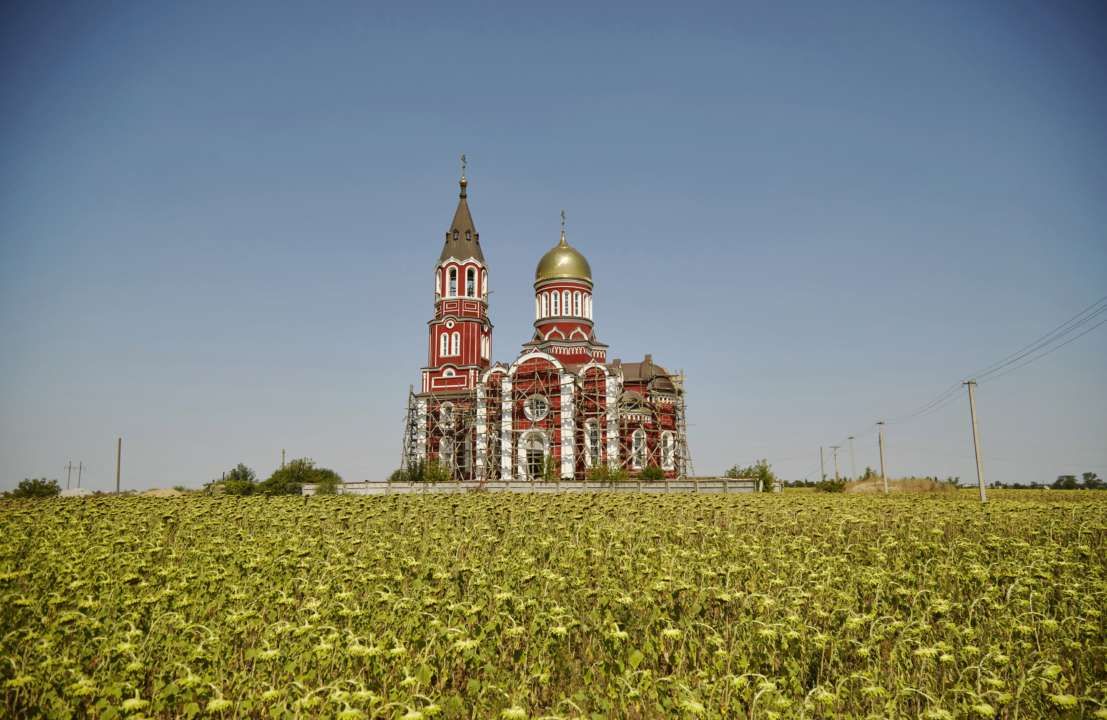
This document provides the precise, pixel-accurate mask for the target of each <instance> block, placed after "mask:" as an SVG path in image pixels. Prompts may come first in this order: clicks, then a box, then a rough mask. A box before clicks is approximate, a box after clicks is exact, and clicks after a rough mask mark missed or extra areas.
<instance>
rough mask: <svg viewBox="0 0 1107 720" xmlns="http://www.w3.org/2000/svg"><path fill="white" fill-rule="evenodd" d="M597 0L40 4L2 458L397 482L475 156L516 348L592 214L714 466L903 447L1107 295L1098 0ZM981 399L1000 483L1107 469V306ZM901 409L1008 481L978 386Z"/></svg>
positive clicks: (6, 163)
mask: <svg viewBox="0 0 1107 720" xmlns="http://www.w3.org/2000/svg"><path fill="white" fill-rule="evenodd" d="M601 5H602V6H599V7H597V6H595V4H592V3H586V4H580V5H576V4H565V3H563V4H555V5H551V4H535V5H530V6H523V5H521V4H502V5H492V4H487V5H465V4H462V3H446V4H441V5H438V4H434V5H432V4H418V5H416V4H407V3H399V4H396V3H391V4H371V3H349V4H343V3H325V4H319V3H281V4H277V3H257V4H250V3H233V4H227V3H157V2H150V3H133V4H130V5H129V6H128V5H125V4H110V5H106V4H97V3H93V4H89V3H74V4H58V3H7V4H5V6H4V8H3V10H2V11H0V12H2V13H3V18H2V22H0V108H2V111H3V112H2V113H0V338H2V341H0V489H2V488H9V487H12V486H14V485H15V484H16V483H17V482H18V481H19V480H20V479H22V478H24V477H31V476H36V477H37V476H43V475H46V476H49V477H58V478H61V479H62V482H63V483H64V477H65V473H64V470H63V469H62V467H63V465H64V464H65V463H66V461H68V460H73V461H74V462H77V461H79V460H80V461H83V462H84V463H85V465H86V468H87V471H86V474H85V484H86V485H87V486H90V487H93V488H109V487H111V486H112V485H113V484H114V478H113V473H114V470H113V463H114V442H115V438H116V437H117V436H119V435H121V436H123V437H124V464H123V485H124V487H133V488H146V487H154V486H168V485H174V484H184V485H191V486H198V485H200V484H201V483H203V482H205V481H207V480H209V479H211V478H212V477H217V476H218V475H219V474H220V472H221V471H222V470H224V469H227V468H229V467H231V466H233V465H234V464H235V463H237V462H246V463H247V464H249V465H251V466H252V467H254V468H255V469H256V470H257V471H258V473H259V475H262V476H265V475H268V474H269V473H270V472H271V471H272V470H273V468H274V467H275V466H276V465H277V464H278V463H279V460H280V451H281V448H286V449H287V451H288V453H289V456H290V457H299V456H309V457H312V458H314V459H315V460H316V461H317V462H319V463H320V464H323V465H326V466H330V467H333V468H335V469H336V470H338V472H339V473H340V474H341V475H342V476H343V477H344V478H346V479H347V480H356V479H365V478H379V477H383V476H384V475H386V474H387V473H388V472H390V471H391V470H392V469H394V468H395V467H396V466H397V465H398V463H399V458H400V439H401V431H402V418H403V413H404V406H405V401H406V393H407V387H408V385H409V384H412V383H415V382H417V381H418V379H419V368H420V367H421V366H422V364H423V363H424V362H425V357H424V355H425V347H426V337H425V333H426V321H427V320H428V319H429V318H430V315H431V312H432V296H431V284H432V271H433V264H434V262H435V260H436V258H437V255H438V252H439V250H440V244H441V239H442V236H443V232H444V231H445V229H446V226H447V224H448V223H449V221H450V218H451V217H452V213H453V209H454V205H455V203H456V194H457V184H456V181H457V174H458V168H457V156H458V155H459V154H460V153H461V152H465V153H467V154H468V156H469V158H470V172H469V176H470V181H471V184H470V200H471V207H472V210H473V216H474V219H475V222H476V225H477V228H478V230H479V231H480V233H481V240H482V245H483V247H484V250H485V254H486V257H487V260H488V262H489V265H490V276H491V288H492V291H493V294H492V297H491V301H492V306H491V314H492V319H493V322H494V323H495V326H496V328H495V335H494V347H495V355H496V359H498V360H511V359H512V358H513V357H514V356H515V355H516V354H517V352H518V349H519V346H520V344H521V343H522V342H524V341H525V340H527V339H528V337H529V332H530V328H531V322H532V320H533V317H532V313H533V296H532V290H531V282H532V281H533V270H534V265H535V263H536V262H537V260H538V258H539V257H540V256H541V255H542V253H543V252H544V251H545V250H546V249H547V248H548V247H550V246H552V245H553V244H554V243H555V242H556V240H557V233H558V226H559V218H558V213H559V211H560V210H561V209H562V208H565V210H566V212H567V215H568V232H569V237H570V241H571V242H572V243H573V244H574V245H575V246H576V247H578V248H579V249H580V250H581V251H582V252H584V253H585V254H586V256H587V257H588V259H589V261H590V262H591V265H592V268H593V271H594V274H595V281H596V300H595V303H596V304H595V317H596V324H597V334H598V337H599V338H600V339H601V340H603V341H604V342H607V343H609V344H610V346H611V350H610V354H611V356H612V357H621V358H623V359H625V360H636V359H641V357H642V355H643V354H644V353H646V352H651V353H653V355H654V358H655V360H657V361H658V362H661V363H662V364H664V365H666V366H667V367H669V368H672V369H681V368H682V369H683V370H684V371H685V372H686V373H687V375H688V393H689V421H690V423H691V428H690V444H691V449H692V452H693V457H694V461H695V469H696V471H697V472H699V473H701V474H708V473H716V472H720V471H722V470H723V469H725V468H726V467H728V466H730V465H731V464H734V463H743V464H745V463H748V462H752V461H753V460H755V459H756V458H761V457H764V458H768V459H769V460H770V462H772V463H773V465H774V467H775V468H776V469H777V470H778V471H779V472H780V473H781V474H782V475H784V476H785V477H787V478H803V477H808V478H811V479H814V478H815V477H816V476H817V473H818V470H817V468H818V448H819V446H820V445H826V446H829V445H833V444H836V443H838V442H839V441H842V440H844V438H845V437H846V436H847V435H849V434H850V433H855V434H856V435H857V440H856V449H857V450H856V451H857V459H856V464H857V466H858V469H859V470H860V469H861V468H862V467H864V466H865V465H874V466H875V465H876V453H875V435H874V432H873V430H872V427H871V426H872V423H873V422H874V421H876V420H878V419H880V418H892V417H896V416H898V415H903V414H905V413H906V412H909V411H910V410H912V409H914V408H916V407H919V406H921V405H923V404H924V403H926V402H927V401H928V400H930V399H931V398H932V397H934V396H935V395H937V394H938V393H939V392H941V390H942V389H943V388H945V387H946V386H949V385H950V384H952V383H955V382H958V381H959V380H962V379H964V378H965V376H966V374H967V373H970V372H972V371H973V370H974V369H977V368H980V367H982V366H985V365H988V364H989V363H991V362H993V361H994V360H997V359H999V358H1000V357H1002V356H1004V355H1006V354H1008V353H1010V352H1012V351H1014V350H1016V349H1017V348H1019V347H1020V346H1022V345H1025V344H1026V343H1028V342H1030V341H1031V340H1033V339H1034V338H1035V337H1037V336H1039V335H1041V334H1042V333H1044V332H1046V331H1047V330H1049V329H1050V328H1052V327H1053V326H1055V325H1057V324H1059V323H1061V322H1062V321H1064V320H1065V319H1067V318H1068V317H1069V316H1071V315H1073V314H1075V313H1076V312H1077V311H1079V310H1080V309H1081V308H1083V307H1085V306H1087V305H1089V304H1091V303H1092V302H1094V301H1095V300H1097V299H1098V298H1100V297H1102V296H1104V295H1107V234H1105V229H1107V83H1104V82H1103V77H1104V74H1105V70H1107V22H1105V19H1107V18H1105V15H1107V13H1105V11H1104V10H1103V6H1102V4H1099V3H1087V4H1080V3H1020V2H1002V3H1001V2H978V3H948V4H945V3H936V2H935V3H888V2H872V3H844V2H843V3H811V4H803V3H797V4H769V5H764V4H748V5H746V4H738V3H722V4H718V5H699V4H695V5H693V4H688V5H681V4H675V5H674V4H672V3H666V4H662V5H657V6H650V5H645V4H640V3H634V4H626V5H621V4H617V3H606V4H601ZM978 410H979V418H980V426H981V436H982V442H983V449H984V456H985V464H986V467H985V469H986V473H987V475H988V476H989V478H990V479H994V480H1004V481H1019V482H1030V481H1034V480H1038V481H1046V482H1048V481H1051V480H1052V479H1053V478H1054V477H1056V475H1058V474H1060V473H1069V472H1075V473H1079V472H1081V471H1083V470H1093V471H1096V472H1098V473H1099V474H1100V475H1101V476H1105V475H1107V443H1104V438H1105V437H1107V328H1101V329H1099V330H1097V331H1094V332H1092V333H1090V334H1088V335H1087V336H1085V337H1083V338H1081V339H1080V340H1078V341H1076V342H1074V343H1073V344H1071V345H1069V346H1067V347H1066V348H1064V349H1063V350H1060V351H1058V352H1056V353H1054V354H1052V355H1050V356H1048V357H1047V358H1045V359H1043V360H1042V361H1040V362H1037V363H1034V364H1032V365H1029V366H1027V367H1026V368H1025V369H1022V370H1020V371H1018V372H1016V373H1012V374H1010V375H1008V376H1006V377H1003V378H1001V379H998V380H996V381H995V382H993V383H983V384H981V386H980V387H979V391H978ZM887 435H888V437H887V440H888V465H889V470H890V471H891V472H892V474H894V475H900V474H904V473H914V474H928V475H935V474H937V475H941V476H946V475H959V476H961V477H962V479H963V480H970V479H974V477H973V461H972V443H971V437H970V434H969V422H968V407H967V401H966V400H965V398H964V397H959V398H958V399H957V400H956V401H954V402H951V403H949V404H947V405H945V406H943V407H942V408H940V409H939V410H938V411H936V412H934V413H932V414H929V415H926V416H924V417H922V418H919V419H916V420H913V421H910V422H905V423H898V424H897V423H892V424H889V426H888V428H887ZM842 444H843V446H844V445H845V443H844V442H843V443H842ZM828 461H829V455H828ZM840 464H841V466H842V470H843V472H848V468H849V457H848V453H847V452H846V451H845V450H843V451H842V455H840Z"/></svg>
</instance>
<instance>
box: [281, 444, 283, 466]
mask: <svg viewBox="0 0 1107 720" xmlns="http://www.w3.org/2000/svg"><path fill="white" fill-rule="evenodd" d="M281 467H282V468H283V467H284V448H281Z"/></svg>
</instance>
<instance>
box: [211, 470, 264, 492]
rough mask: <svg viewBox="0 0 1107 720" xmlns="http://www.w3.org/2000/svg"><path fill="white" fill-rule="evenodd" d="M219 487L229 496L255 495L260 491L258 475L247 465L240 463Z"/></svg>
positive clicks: (224, 478)
mask: <svg viewBox="0 0 1107 720" xmlns="http://www.w3.org/2000/svg"><path fill="white" fill-rule="evenodd" d="M219 485H221V486H222V488H223V492H224V493H226V494H227V495H253V494H254V493H255V492H257V489H258V484H257V475H255V474H254V471H253V470H251V469H250V468H248V467H246V465H245V464H243V463H239V464H238V465H236V466H234V467H233V468H231V470H230V471H228V472H227V474H226V475H225V476H224V477H223V479H222V480H221V481H220V482H219Z"/></svg>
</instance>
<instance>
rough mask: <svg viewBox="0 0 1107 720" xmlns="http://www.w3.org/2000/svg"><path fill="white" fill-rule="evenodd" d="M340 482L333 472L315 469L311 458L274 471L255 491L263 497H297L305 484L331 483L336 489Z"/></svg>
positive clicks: (299, 460) (336, 474)
mask: <svg viewBox="0 0 1107 720" xmlns="http://www.w3.org/2000/svg"><path fill="white" fill-rule="evenodd" d="M340 482H342V478H341V477H339V476H338V473H336V472H335V471H333V470H330V469H328V468H317V467H315V461H314V460H312V459H311V458H297V459H295V460H293V461H292V462H290V463H288V464H286V465H285V466H284V467H280V468H277V469H276V470H274V471H273V474H272V475H270V476H269V478H268V479H267V480H265V481H264V482H261V483H258V486H257V489H258V491H259V492H261V493H263V494H265V495H299V494H300V491H301V490H302V489H303V487H304V485H305V484H309V483H311V484H318V483H323V484H324V485H329V484H331V483H333V484H334V485H333V486H334V487H337V484H338V483H340Z"/></svg>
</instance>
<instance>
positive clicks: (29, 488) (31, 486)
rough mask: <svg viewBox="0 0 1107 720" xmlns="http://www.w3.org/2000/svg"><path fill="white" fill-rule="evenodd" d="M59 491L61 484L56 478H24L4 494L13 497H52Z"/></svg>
mask: <svg viewBox="0 0 1107 720" xmlns="http://www.w3.org/2000/svg"><path fill="white" fill-rule="evenodd" d="M60 492H61V486H60V485H58V481H57V480H47V479H46V478H26V479H24V480H23V481H22V482H20V483H19V485H18V486H17V487H16V488H15V490H12V491H11V492H9V493H4V494H5V495H7V496H9V497H13V498H43V497H54V496H55V495H57V494H58V493H60Z"/></svg>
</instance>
